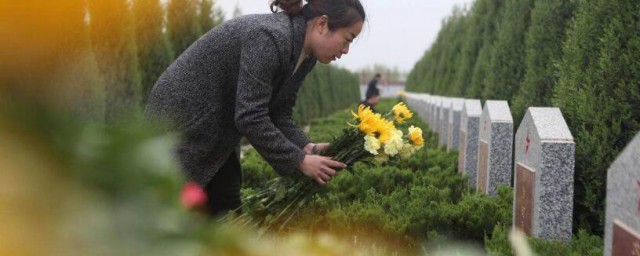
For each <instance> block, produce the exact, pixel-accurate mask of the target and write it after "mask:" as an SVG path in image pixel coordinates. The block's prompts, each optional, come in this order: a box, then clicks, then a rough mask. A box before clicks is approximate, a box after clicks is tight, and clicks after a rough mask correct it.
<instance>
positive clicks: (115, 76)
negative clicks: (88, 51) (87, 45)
mask: <svg viewBox="0 0 640 256" xmlns="http://www.w3.org/2000/svg"><path fill="white" fill-rule="evenodd" d="M89 10H90V20H91V40H92V45H93V49H94V53H95V55H96V60H97V62H98V68H99V70H100V74H101V75H102V77H103V78H104V80H105V120H106V121H107V122H108V123H114V122H116V121H117V119H118V116H121V115H122V114H124V113H125V112H126V111H128V110H129V109H130V108H136V107H139V103H140V102H141V95H142V90H141V84H140V79H141V77H140V71H139V66H138V58H137V53H136V45H135V38H134V35H133V33H134V30H133V28H134V26H133V19H132V18H133V17H132V16H133V15H132V12H131V9H130V8H129V5H128V3H127V1H126V0H91V1H89Z"/></svg>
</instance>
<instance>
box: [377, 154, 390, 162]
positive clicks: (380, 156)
mask: <svg viewBox="0 0 640 256" xmlns="http://www.w3.org/2000/svg"><path fill="white" fill-rule="evenodd" d="M387 161H389V156H387V155H385V154H378V155H377V156H375V157H374V158H373V163H374V164H377V165H381V164H384V163H385V162H387Z"/></svg>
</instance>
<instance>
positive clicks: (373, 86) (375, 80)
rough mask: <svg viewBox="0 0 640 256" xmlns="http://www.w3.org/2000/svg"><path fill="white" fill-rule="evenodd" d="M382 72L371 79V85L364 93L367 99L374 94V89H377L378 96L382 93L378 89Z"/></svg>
mask: <svg viewBox="0 0 640 256" xmlns="http://www.w3.org/2000/svg"><path fill="white" fill-rule="evenodd" d="M380 77H381V76H380V73H377V74H376V75H375V76H374V77H373V79H371V81H369V86H368V87H367V92H366V93H365V94H364V99H365V101H366V100H367V99H369V98H371V96H372V95H373V93H374V91H377V93H378V96H379V95H380V90H379V89H378V81H380Z"/></svg>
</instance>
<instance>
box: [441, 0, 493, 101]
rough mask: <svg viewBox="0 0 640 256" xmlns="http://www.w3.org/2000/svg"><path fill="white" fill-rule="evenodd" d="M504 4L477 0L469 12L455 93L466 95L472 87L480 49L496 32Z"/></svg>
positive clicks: (455, 82) (454, 87)
mask: <svg viewBox="0 0 640 256" xmlns="http://www.w3.org/2000/svg"><path fill="white" fill-rule="evenodd" d="M501 6H502V0H477V1H475V2H474V4H473V6H472V7H471V10H470V11H469V14H468V16H469V17H468V21H467V24H466V25H465V26H467V29H466V31H465V35H464V42H463V45H462V48H461V56H460V63H459V65H458V69H459V70H458V72H457V75H456V77H455V80H454V82H453V85H452V87H453V95H456V96H464V95H467V91H468V90H469V89H470V87H471V78H472V76H473V67H474V66H475V64H476V61H477V59H478V55H479V53H480V49H482V46H483V45H484V44H485V43H486V44H488V43H490V42H491V41H489V40H491V38H492V37H493V35H494V34H495V23H496V22H495V21H496V17H497V15H498V13H499V11H500V7H501Z"/></svg>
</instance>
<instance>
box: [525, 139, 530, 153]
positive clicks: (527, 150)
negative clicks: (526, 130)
mask: <svg viewBox="0 0 640 256" xmlns="http://www.w3.org/2000/svg"><path fill="white" fill-rule="evenodd" d="M529 145H531V140H530V139H529V135H527V139H526V140H525V143H524V154H525V155H527V154H529Z"/></svg>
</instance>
